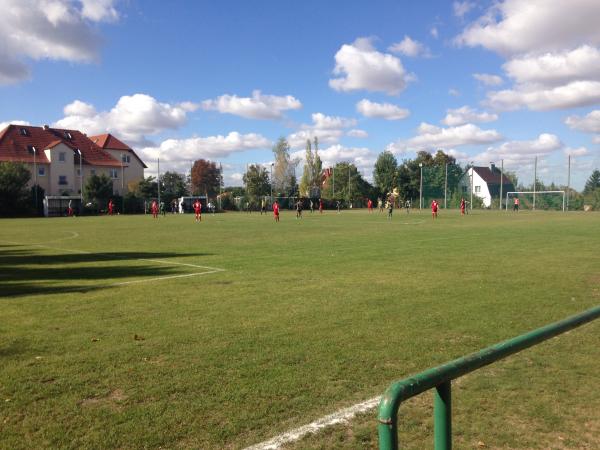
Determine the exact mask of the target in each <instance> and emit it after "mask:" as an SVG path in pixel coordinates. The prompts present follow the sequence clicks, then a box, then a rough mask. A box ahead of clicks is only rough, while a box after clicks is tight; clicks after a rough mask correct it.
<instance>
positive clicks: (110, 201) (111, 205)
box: [108, 198, 115, 216]
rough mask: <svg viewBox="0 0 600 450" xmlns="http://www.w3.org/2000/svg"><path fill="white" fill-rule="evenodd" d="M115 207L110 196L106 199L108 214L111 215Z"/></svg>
mask: <svg viewBox="0 0 600 450" xmlns="http://www.w3.org/2000/svg"><path fill="white" fill-rule="evenodd" d="M114 208H115V204H114V203H113V201H112V198H111V199H110V200H109V201H108V215H109V216H112V215H113V210H114Z"/></svg>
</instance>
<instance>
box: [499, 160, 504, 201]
mask: <svg viewBox="0 0 600 450" xmlns="http://www.w3.org/2000/svg"><path fill="white" fill-rule="evenodd" d="M500 167H501V169H500V198H499V200H500V211H502V198H503V197H502V188H503V187H504V186H503V182H504V160H502V165H501V166H500Z"/></svg>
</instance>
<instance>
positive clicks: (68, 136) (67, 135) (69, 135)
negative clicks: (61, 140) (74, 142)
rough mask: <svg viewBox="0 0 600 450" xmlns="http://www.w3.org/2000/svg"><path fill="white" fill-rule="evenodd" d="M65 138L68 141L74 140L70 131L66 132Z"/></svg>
mask: <svg viewBox="0 0 600 450" xmlns="http://www.w3.org/2000/svg"><path fill="white" fill-rule="evenodd" d="M65 137H66V138H67V139H73V135H71V133H69V132H68V131H65Z"/></svg>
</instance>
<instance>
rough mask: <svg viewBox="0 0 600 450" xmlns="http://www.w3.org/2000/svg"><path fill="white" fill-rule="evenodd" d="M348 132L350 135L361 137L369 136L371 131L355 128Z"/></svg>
mask: <svg viewBox="0 0 600 450" xmlns="http://www.w3.org/2000/svg"><path fill="white" fill-rule="evenodd" d="M346 134H347V135H348V136H350V137H355V138H361V139H364V138H368V137H369V133H367V132H366V131H365V130H357V129H354V130H350V131H348V133H346Z"/></svg>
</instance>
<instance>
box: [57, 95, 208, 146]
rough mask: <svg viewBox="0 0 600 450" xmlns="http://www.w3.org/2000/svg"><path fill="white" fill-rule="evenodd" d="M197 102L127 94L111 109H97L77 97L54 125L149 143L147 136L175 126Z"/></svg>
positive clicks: (193, 109) (66, 107)
mask: <svg viewBox="0 0 600 450" xmlns="http://www.w3.org/2000/svg"><path fill="white" fill-rule="evenodd" d="M197 108H198V105H196V104H194V103H191V102H182V103H176V104H169V103H161V102H159V101H157V100H156V99H155V98H154V97H151V96H149V95H146V94H134V95H131V96H129V95H125V96H123V97H121V98H120V99H119V101H118V102H117V104H116V105H115V106H114V107H113V108H112V109H111V110H110V111H101V112H97V111H96V109H95V108H94V106H93V105H90V104H88V103H85V102H82V101H80V100H75V101H74V102H72V103H70V104H68V105H67V106H65V108H64V113H65V117H64V118H62V119H60V120H58V121H57V122H55V123H54V124H53V125H54V126H55V127H59V128H69V129H77V130H81V131H84V132H86V133H87V134H92V135H93V134H101V133H114V134H115V135H116V136H117V137H118V138H119V139H122V140H124V141H126V142H128V143H130V145H134V146H135V145H143V144H148V142H147V140H146V137H147V136H152V135H156V134H158V133H161V132H162V131H165V130H168V129H176V128H179V127H181V126H182V125H184V124H185V123H186V121H187V114H188V113H190V112H192V111H195V110H196V109H197Z"/></svg>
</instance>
